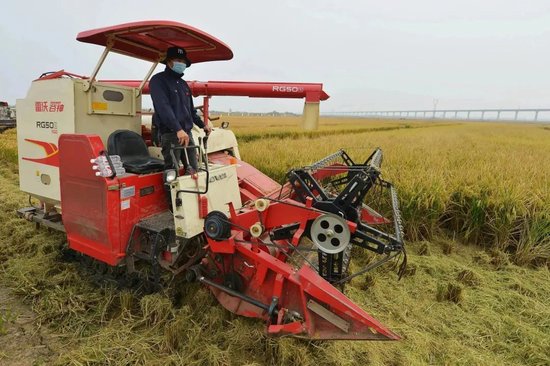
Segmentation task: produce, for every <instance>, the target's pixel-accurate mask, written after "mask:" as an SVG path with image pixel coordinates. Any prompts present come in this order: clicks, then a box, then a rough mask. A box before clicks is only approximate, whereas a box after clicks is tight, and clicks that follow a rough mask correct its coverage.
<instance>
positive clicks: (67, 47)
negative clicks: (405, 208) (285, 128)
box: [0, 0, 550, 112]
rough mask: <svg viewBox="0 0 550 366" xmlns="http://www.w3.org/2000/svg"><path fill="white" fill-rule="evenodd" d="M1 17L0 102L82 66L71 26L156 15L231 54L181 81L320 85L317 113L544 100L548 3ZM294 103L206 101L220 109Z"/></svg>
mask: <svg viewBox="0 0 550 366" xmlns="http://www.w3.org/2000/svg"><path fill="white" fill-rule="evenodd" d="M0 14H1V21H0V42H1V48H0V49H1V50H2V51H1V53H0V55H1V57H0V100H6V101H8V102H9V103H10V104H12V103H15V99H17V98H22V97H24V96H25V95H26V93H27V90H28V88H29V86H30V83H31V81H32V80H33V79H35V78H37V77H38V76H39V75H40V74H41V73H43V72H45V71H55V70H59V69H65V70H66V71H70V72H74V73H77V74H84V75H89V74H90V73H91V71H92V69H93V67H94V66H95V63H96V62H97V59H98V58H99V56H100V54H101V52H102V48H101V47H99V46H95V45H90V44H85V43H80V42H77V41H76V35H77V33H78V32H80V31H84V30H89V29H94V28H99V27H104V26H109V25H115V24H120V23H125V22H131V21H139V20H153V19H162V20H173V21H177V22H181V23H185V24H189V25H191V26H194V27H196V28H199V29H201V30H203V31H206V32H208V33H210V34H212V35H214V36H215V37H217V38H219V39H221V40H222V41H224V42H225V43H227V44H228V45H229V46H230V47H231V49H232V50H233V53H234V55H235V56H234V58H233V59H232V60H230V61H219V62H210V63H201V64H196V65H193V66H192V67H191V68H189V69H188V70H187V71H186V73H185V78H186V79H187V80H202V81H207V80H244V81H290V82H322V83H323V84H324V89H325V91H326V92H327V93H328V94H329V95H330V96H331V98H330V99H329V100H328V101H326V102H323V103H322V105H321V111H322V112H331V111H361V110H384V109H394V110H398V109H432V108H433V104H434V99H437V100H438V105H437V108H438V109H442V108H517V107H522V108H528V107H532V108H534V107H541V108H543V107H546V108H548V107H550V0H536V1H535V0H533V1H529V0H523V1H508V0H475V1H472V0H462V1H450V0H449V1H441V0H416V1H411V0H409V1H405V0H401V1H390V0H388V1H379V0H377V1H370V0H369V1H366V0H347V1H336V0H335V1H327V0H317V1H313V0H311V1H297V0H296V1H290V0H286V1H285V0H279V1H260V0H256V1H253V0H248V1H246V0H233V1H205V0H203V1H200V0H199V1H182V0H179V1H152V0H148V1H141V0H134V1H105V0H93V1H76V0H73V1H52V0H50V1H25V0H7V1H3V2H2V5H1V7H0ZM148 67H149V65H148V63H147V62H144V61H136V60H133V59H131V58H129V57H124V56H119V55H116V56H109V58H108V59H107V61H106V64H105V67H104V69H103V70H102V72H100V75H99V77H100V78H119V79H120V78H124V79H139V78H142V77H143V75H144V74H145V73H146V71H147V70H148ZM157 70H158V71H161V70H162V67H161V66H159V67H158V69H157ZM147 99H148V97H147ZM144 104H145V105H148V104H150V101H149V100H145V101H144ZM302 105H303V104H302V102H301V101H297V100H275V99H249V98H227V97H216V98H213V100H212V108H214V109H220V110H227V109H229V108H232V109H233V110H249V111H263V112H265V111H272V110H279V111H293V112H300V111H301V110H302Z"/></svg>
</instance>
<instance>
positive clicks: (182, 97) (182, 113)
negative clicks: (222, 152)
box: [149, 66, 204, 134]
mask: <svg viewBox="0 0 550 366" xmlns="http://www.w3.org/2000/svg"><path fill="white" fill-rule="evenodd" d="M182 76H183V75H182V74H178V73H176V72H174V71H173V70H171V69H170V68H169V67H168V66H166V69H165V70H164V71H163V72H159V73H158V74H156V75H154V76H153V77H152V78H151V81H150V82H149V90H150V92H151V99H153V106H154V107H155V114H156V117H157V118H155V122H157V123H158V127H159V132H160V134H164V133H167V132H177V131H179V130H184V131H185V132H189V131H191V129H192V128H193V123H195V124H196V125H197V126H199V127H200V128H204V123H203V122H202V120H201V119H200V117H199V116H198V115H197V111H195V107H194V105H193V96H192V95H191V90H190V89H189V85H187V83H186V82H185V80H183V79H182V78H181V77H182Z"/></svg>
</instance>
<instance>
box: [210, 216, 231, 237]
mask: <svg viewBox="0 0 550 366" xmlns="http://www.w3.org/2000/svg"><path fill="white" fill-rule="evenodd" d="M204 232H205V233H206V235H207V236H208V237H209V238H210V239H214V240H218V241H222V240H225V239H228V238H229V237H230V236H231V224H230V222H229V219H228V218H227V216H226V215H225V214H224V213H223V212H220V211H212V212H210V213H209V214H208V215H206V219H205V220H204Z"/></svg>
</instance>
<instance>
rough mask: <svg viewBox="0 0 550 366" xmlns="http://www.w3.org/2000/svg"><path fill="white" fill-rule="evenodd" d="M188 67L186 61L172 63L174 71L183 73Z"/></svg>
mask: <svg viewBox="0 0 550 366" xmlns="http://www.w3.org/2000/svg"><path fill="white" fill-rule="evenodd" d="M186 68H187V65H186V64H185V62H173V63H172V71H174V72H176V73H178V74H183V72H184V71H185V69H186Z"/></svg>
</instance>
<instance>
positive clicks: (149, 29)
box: [76, 20, 233, 63]
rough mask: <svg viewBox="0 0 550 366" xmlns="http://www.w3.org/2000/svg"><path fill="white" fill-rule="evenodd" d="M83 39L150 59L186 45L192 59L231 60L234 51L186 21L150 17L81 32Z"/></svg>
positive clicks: (192, 60) (200, 60)
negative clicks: (185, 22)
mask: <svg viewBox="0 0 550 366" xmlns="http://www.w3.org/2000/svg"><path fill="white" fill-rule="evenodd" d="M76 39H77V40H78V41H80V42H86V43H93V44H97V45H100V46H107V45H108V43H109V42H112V51H114V52H117V53H122V54H124V55H128V56H131V57H136V58H140V59H143V60H147V61H152V62H156V61H160V60H159V56H160V55H161V54H162V53H164V52H166V50H167V49H168V48H169V47H173V46H177V47H183V48H184V49H185V50H186V51H187V56H188V57H189V59H190V60H191V62H192V63H199V62H205V61H216V60H230V59H232V58H233V52H232V51H231V49H230V48H229V46H227V45H226V44H225V43H223V42H222V41H220V40H219V39H217V38H215V37H213V36H211V35H210V34H208V33H206V32H203V31H201V30H199V29H197V28H194V27H191V26H189V25H187V24H182V23H177V22H172V21H166V20H150V21H143V22H133V23H125V24H120V25H115V26H112V27H105V28H99V29H92V30H89V31H84V32H80V33H79V34H78V35H77V36H76Z"/></svg>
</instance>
